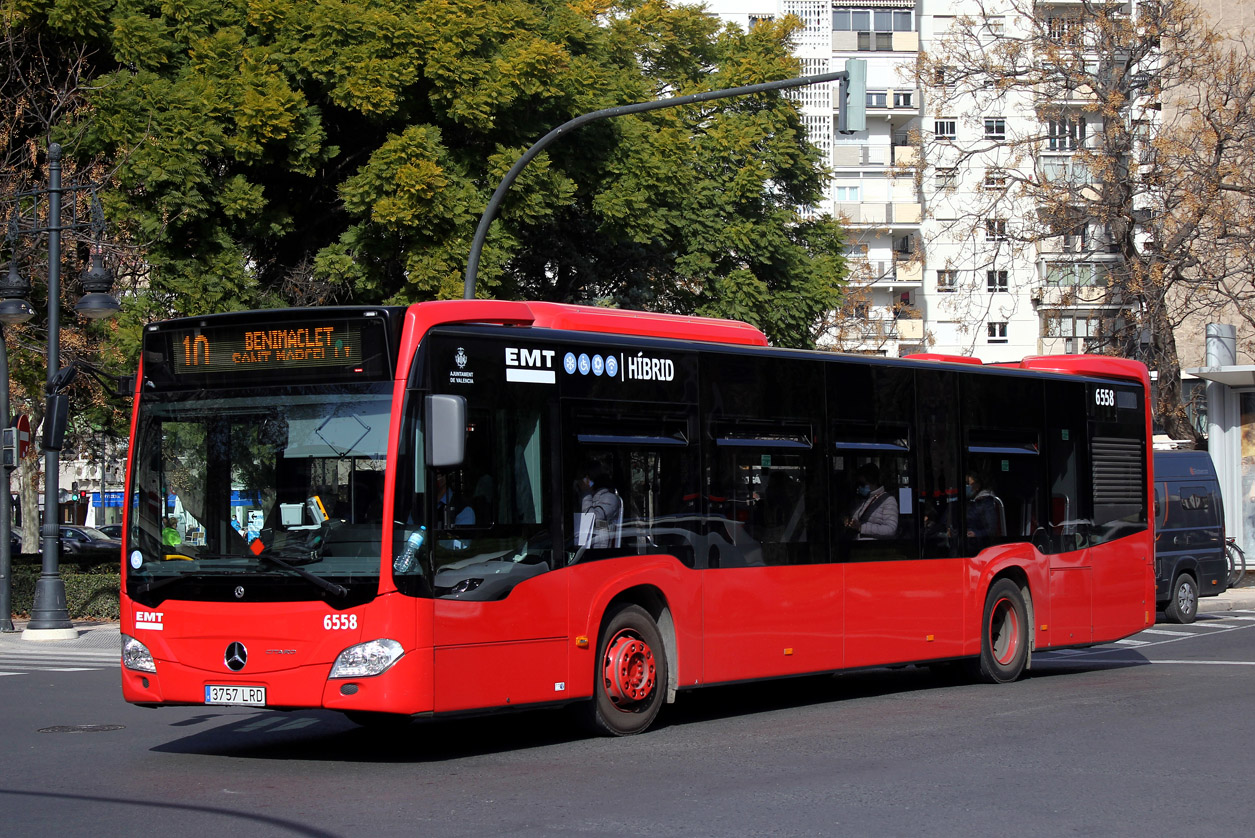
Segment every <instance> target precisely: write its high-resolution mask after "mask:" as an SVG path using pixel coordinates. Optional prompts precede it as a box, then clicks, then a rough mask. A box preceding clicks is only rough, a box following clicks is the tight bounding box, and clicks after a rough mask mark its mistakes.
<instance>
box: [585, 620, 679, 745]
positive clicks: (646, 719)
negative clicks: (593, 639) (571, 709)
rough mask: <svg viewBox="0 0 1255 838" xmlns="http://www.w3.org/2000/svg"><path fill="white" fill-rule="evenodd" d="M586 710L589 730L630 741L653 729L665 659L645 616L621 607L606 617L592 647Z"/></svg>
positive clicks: (664, 684) (663, 689) (659, 639)
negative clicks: (592, 682)
mask: <svg viewBox="0 0 1255 838" xmlns="http://www.w3.org/2000/svg"><path fill="white" fill-rule="evenodd" d="M596 666H597V671H596V672H595V673H594V680H595V687H594V691H593V701H592V706H591V708H590V710H591V716H592V718H591V722H592V727H593V729H594V730H596V731H598V732H599V733H605V734H609V735H611V736H631V735H632V734H634V733H641V732H643V731H645V730H647V729H648V728H649V726H650V725H651V724H653V721H654V719H655V718H656V717H657V715H658V711H659V710H660V709H661V708H662V703H663V699H664V696H665V695H666V688H667V655H666V650H665V649H664V647H663V642H662V634H661V633H660V632H659V631H658V625H657V624H656V623H655V622H654V619H653V617H651V616H650V615H649V612H648V611H646V610H645V609H644V608H641V607H640V606H639V605H624V606H621V607H619V608H618V609H617V610H616V611H614V612H613V613H611V614H610V616H609V618H608V619H607V620H606V622H605V626H604V628H603V629H602V632H601V637H600V640H599V641H598V645H597V663H596Z"/></svg>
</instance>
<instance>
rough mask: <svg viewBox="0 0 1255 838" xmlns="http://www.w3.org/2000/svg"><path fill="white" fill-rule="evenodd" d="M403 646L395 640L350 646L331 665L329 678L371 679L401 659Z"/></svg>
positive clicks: (373, 641) (372, 641)
mask: <svg viewBox="0 0 1255 838" xmlns="http://www.w3.org/2000/svg"><path fill="white" fill-rule="evenodd" d="M402 654H403V652H402V649H401V644H400V643H398V642H397V641H395V640H388V639H386V638H385V639H382V640H371V641H369V642H367V643H359V644H357V645H356V646H350V647H349V648H347V649H345V650H344V651H343V652H341V653H340V656H339V657H337V658H336V662H335V663H334V664H332V665H331V674H330V675H329V676H327V677H328V678H369V677H371V676H372V675H379V674H380V673H382V672H386V671H387V669H388V667H390V666H392V665H393V664H394V663H396V662H397V661H398V660H400V659H401V655H402Z"/></svg>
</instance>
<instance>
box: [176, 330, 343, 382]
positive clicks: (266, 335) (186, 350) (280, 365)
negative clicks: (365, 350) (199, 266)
mask: <svg viewBox="0 0 1255 838" xmlns="http://www.w3.org/2000/svg"><path fill="white" fill-rule="evenodd" d="M171 337H172V338H173V346H172V347H171V349H172V350H173V355H174V372H175V374H176V375H187V374H189V373H202V374H203V373H219V372H243V371H249V370H256V371H266V372H281V371H283V370H291V369H312V368H318V367H345V366H351V365H357V364H361V363H362V332H361V325H360V324H358V323H353V322H349V321H337V322H316V323H309V324H307V325H300V326H293V327H291V328H275V327H273V326H272V327H266V326H237V327H226V328H218V329H203V330H192V329H188V330H185V331H182V332H175V333H174V334H173V335H172V336H171Z"/></svg>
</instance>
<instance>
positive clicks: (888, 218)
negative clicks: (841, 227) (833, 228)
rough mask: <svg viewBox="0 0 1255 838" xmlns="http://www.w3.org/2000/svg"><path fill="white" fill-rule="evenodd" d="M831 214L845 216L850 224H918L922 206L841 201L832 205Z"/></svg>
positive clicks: (921, 214) (911, 203) (915, 203)
mask: <svg viewBox="0 0 1255 838" xmlns="http://www.w3.org/2000/svg"><path fill="white" fill-rule="evenodd" d="M833 214H835V215H838V216H841V217H843V218H845V220H846V221H848V222H849V223H850V224H853V225H855V226H858V225H874V226H880V227H884V226H899V225H910V226H919V223H920V219H921V218H922V217H923V207H922V205H921V204H919V203H918V202H910V203H902V202H895V203H867V202H863V203H857V204H852V203H841V202H838V203H836V204H834V205H833Z"/></svg>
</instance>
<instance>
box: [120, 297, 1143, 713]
mask: <svg viewBox="0 0 1255 838" xmlns="http://www.w3.org/2000/svg"><path fill="white" fill-rule="evenodd" d="M147 338H148V339H147V341H146V344H145V353H144V368H143V371H142V372H143V375H142V376H141V379H142V382H143V383H142V384H141V389H140V390H139V393H138V397H137V402H136V415H135V421H134V428H133V441H132V446H131V452H132V454H131V464H130V469H131V470H130V476H129V481H130V486H131V497H132V503H131V505H130V508H129V510H128V516H129V517H128V520H127V526H126V533H125V538H126V542H125V551H126V557H127V558H126V562H125V567H124V572H125V578H124V586H123V604H124V607H123V632H124V633H125V634H126V635H127V640H126V643H127V649H126V651H125V653H124V671H123V687H124V694H125V696H126V698H127V700H129V701H132V702H135V703H138V704H145V705H154V706H155V705H162V704H210V705H242V706H254V707H276V708H299V707H325V708H329V709H336V710H341V711H343V712H346V713H348V714H349V715H350V716H351V717H352V718H355V719H358V720H360V721H387V720H393V719H404V718H407V717H410V716H415V715H445V714H460V713H467V712H482V711H487V710H496V709H512V708H520V707H533V706H540V705H546V704H567V703H572V702H579V703H581V705H582V706H583V707H584V708H585V709H586V710H587V716H588V718H589V720H590V721H591V722H592V723H593V724H594V725H595V726H596V727H598V728H599V729H601V730H603V731H605V732H609V733H614V734H625V733H636V732H639V731H641V730H644V729H646V728H648V727H649V725H650V724H651V723H652V721H653V719H654V717H655V716H656V714H657V713H658V712H659V709H660V707H661V706H662V705H663V704H664V703H666V702H667V701H671V700H674V699H675V697H676V696H677V695H678V694H679V693H681V692H683V691H684V690H689V689H694V688H698V687H702V686H707V685H711V684H720V683H733V682H739V681H745V680H752V679H759V678H773V677H780V676H788V675H796V674H804V673H819V672H836V671H843V670H848V669H855V668H861V667H868V666H879V665H884V664H898V663H925V662H932V661H942V660H956V659H964V660H968V661H971V662H972V664H973V668H974V670H975V671H976V672H977V674H979V675H980V676H981V677H982V678H984V679H985V680H991V681H1013V680H1015V679H1017V678H1019V677H1020V675H1021V674H1022V673H1023V672H1024V671H1025V669H1026V668H1027V667H1028V666H1029V664H1030V662H1031V655H1032V653H1033V651H1035V650H1041V649H1047V648H1061V647H1067V646H1084V645H1090V644H1093V643H1098V642H1105V641H1109V640H1114V639H1117V638H1119V637H1123V636H1127V635H1129V634H1132V633H1134V632H1136V631H1139V630H1141V629H1142V628H1145V627H1146V625H1148V624H1149V623H1148V620H1153V616H1154V615H1153V611H1154V606H1153V597H1154V591H1153V578H1152V571H1151V558H1152V552H1151V546H1152V545H1151V535H1150V530H1149V522H1148V520H1147V508H1148V507H1147V499H1148V497H1149V495H1148V490H1149V485H1150V471H1149V462H1148V460H1147V456H1146V451H1147V446H1146V442H1147V439H1148V436H1147V429H1148V419H1147V417H1148V413H1147V403H1146V391H1147V386H1146V376H1145V370H1144V368H1140V367H1138V366H1137V365H1133V364H1128V363H1127V362H1115V361H1111V360H1109V359H1108V360H1103V359H1093V358H1087V359H1071V360H1068V359H1064V360H1063V361H1060V360H1059V359H1038V360H1029V361H1025V362H1024V364H1022V365H1018V366H1016V367H1015V368H989V367H980V366H979V365H972V364H966V363H965V364H950V363H945V362H939V361H923V360H917V361H910V360H884V359H865V358H855V357H846V356H838V355H833V354H829V353H808V352H797V351H786V350H776V349H770V348H767V347H766V346H765V339H764V338H763V337H762V335H761V334H760V333H758V332H756V331H755V330H753V329H751V328H750V327H747V326H745V325H744V324H736V323H728V322H724V321H709V320H703V319H701V318H679V317H672V316H665V315H648V314H643V313H636V312H607V311H605V310H596V309H582V308H579V307H572V306H557V305H553V304H539V303H531V304H525V303H500V302H465V303H460V302H450V303H431V304H420V305H417V306H412V307H410V308H409V309H408V310H401V309H344V310H300V311H292V312H279V313H275V312H257V313H246V314H242V315H230V316H226V315H224V316H218V317H214V318H203V319H201V320H195V321H176V322H172V323H169V324H159V325H157V326H155V327H151V328H150V331H149V333H148V335H147ZM1047 362H1048V363H1047ZM873 504H874V505H875V507H874V508H873V509H871V510H870V511H869V507H871V506H872V505H873ZM890 513H892V518H893V521H892V523H891V524H889V523H884V521H883V520H882V519H888V518H889V517H890ZM873 519H876V520H877V521H881V523H880V524H877V523H875V522H874V521H873ZM855 522H857V525H856V523H855Z"/></svg>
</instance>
